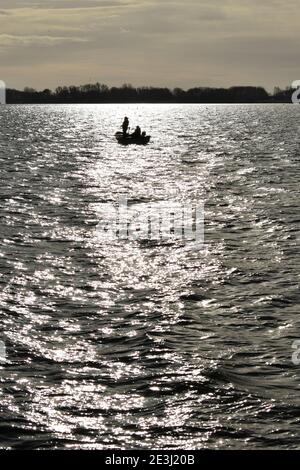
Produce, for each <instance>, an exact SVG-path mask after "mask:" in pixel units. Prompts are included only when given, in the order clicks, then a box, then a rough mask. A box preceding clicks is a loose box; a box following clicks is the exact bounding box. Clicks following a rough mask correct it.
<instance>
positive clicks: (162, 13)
mask: <svg viewBox="0 0 300 470" xmlns="http://www.w3.org/2000/svg"><path fill="white" fill-rule="evenodd" d="M299 14H300V4H299V0H265V1H262V0H183V1H174V0H102V1H101V0H40V1H39V0H35V1H34V0H28V1H21V0H0V80H4V81H6V83H7V86H9V87H18V88H24V86H33V87H36V88H38V89H43V88H46V87H50V88H55V87H56V86H57V85H61V84H67V85H71V84H82V83H87V82H96V81H99V82H101V83H106V84H108V85H121V84H123V83H132V84H133V85H154V86H156V85H163V86H169V87H175V86H179V87H182V88H188V87H192V86H197V85H201V86H231V85H248V84H249V85H262V86H265V87H267V88H268V89H270V90H272V89H273V87H274V86H275V85H281V86H286V85H289V84H291V83H292V81H294V80H297V79H300V67H299V56H300V49H299V44H300V28H299Z"/></svg>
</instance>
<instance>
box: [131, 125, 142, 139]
mask: <svg viewBox="0 0 300 470" xmlns="http://www.w3.org/2000/svg"><path fill="white" fill-rule="evenodd" d="M141 133H142V132H141V128H140V126H136V128H135V131H134V133H133V134H131V137H135V138H136V137H141Z"/></svg>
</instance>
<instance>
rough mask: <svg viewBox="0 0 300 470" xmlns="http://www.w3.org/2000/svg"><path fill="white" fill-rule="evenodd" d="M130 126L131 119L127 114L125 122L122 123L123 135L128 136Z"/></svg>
mask: <svg viewBox="0 0 300 470" xmlns="http://www.w3.org/2000/svg"><path fill="white" fill-rule="evenodd" d="M128 127H129V119H128V117H127V116H126V117H125V118H124V121H123V124H122V129H123V137H126V136H127V131H128Z"/></svg>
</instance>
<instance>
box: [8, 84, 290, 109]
mask: <svg viewBox="0 0 300 470" xmlns="http://www.w3.org/2000/svg"><path fill="white" fill-rule="evenodd" d="M292 92H293V90H292V89H291V88H286V89H285V90H281V89H280V88H278V87H277V88H275V89H274V93H273V94H269V93H267V91H266V90H265V89H264V88H262V87H253V86H246V87H245V86H235V87H231V88H207V87H196V88H190V89H189V90H182V89H181V88H175V89H173V90H170V89H168V88H157V87H140V88H135V87H133V86H132V85H129V84H125V85H123V86H121V87H111V88H110V87H108V86H107V85H103V84H100V83H95V84H87V85H81V86H63V87H58V88H56V90H55V91H51V90H49V89H46V90H43V91H37V90H34V89H33V88H24V90H23V91H19V90H13V89H8V90H7V102H8V103H10V104H27V103H28V104H30V103H267V102H290V101H291V96H292Z"/></svg>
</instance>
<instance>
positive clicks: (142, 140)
mask: <svg viewBox="0 0 300 470" xmlns="http://www.w3.org/2000/svg"><path fill="white" fill-rule="evenodd" d="M116 139H117V141H118V143H119V144H122V145H132V144H135V145H147V144H149V142H150V139H151V137H150V136H149V135H148V136H146V137H142V136H141V137H130V136H128V137H124V136H123V134H122V132H117V133H116Z"/></svg>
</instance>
